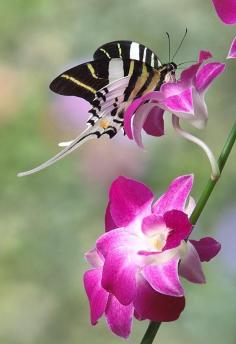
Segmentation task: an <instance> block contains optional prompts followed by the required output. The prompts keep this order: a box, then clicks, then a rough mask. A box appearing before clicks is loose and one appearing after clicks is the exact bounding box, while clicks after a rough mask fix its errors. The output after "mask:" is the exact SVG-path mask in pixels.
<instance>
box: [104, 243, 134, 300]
mask: <svg viewBox="0 0 236 344" xmlns="http://www.w3.org/2000/svg"><path fill="white" fill-rule="evenodd" d="M137 269H138V267H137V264H136V260H135V259H134V258H133V256H132V254H130V252H128V251H127V250H126V249H122V248H118V249H115V250H113V251H112V252H110V253H108V255H107V256H106V259H105V263H104V267H103V275H102V287H103V288H104V289H106V290H107V291H108V292H110V293H111V294H113V295H114V296H115V297H116V298H117V299H118V300H119V302H120V303H122V305H125V306H127V305H129V304H130V303H131V302H132V301H133V299H134V296H135V293H136V273H137Z"/></svg>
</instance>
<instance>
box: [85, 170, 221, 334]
mask: <svg viewBox="0 0 236 344" xmlns="http://www.w3.org/2000/svg"><path fill="white" fill-rule="evenodd" d="M192 185H193V176H192V175H187V176H181V177H178V178H176V179H175V180H174V181H172V183H171V184H170V186H169V188H168V189H167V191H166V192H165V193H164V194H163V195H162V196H161V197H160V198H159V199H158V200H157V201H156V202H155V203H153V199H154V195H153V193H152V191H151V190H150V189H149V188H148V187H147V186H145V185H144V184H142V183H140V182H138V181H135V180H132V179H128V178H125V177H119V178H117V179H116V180H115V181H114V182H113V184H112V186H111V188H110V193H109V203H108V206H107V210H106V217H105V225H106V233H105V234H103V235H102V236H101V237H100V238H99V239H98V240H97V242H96V248H95V249H94V250H92V251H90V252H89V253H88V254H87V256H86V258H87V260H88V261H89V263H90V264H91V265H92V269H91V270H89V271H87V272H86V273H85V275H84V284H85V289H86V292H87V295H88V298H89V302H90V311H91V322H92V324H93V325H95V324H96V323H97V321H98V319H99V318H100V317H101V316H102V315H103V314H104V313H105V316H106V319H107V322H108V325H109V326H110V328H111V330H112V331H113V332H114V333H116V334H117V335H119V336H122V337H125V338H127V337H128V336H129V334H130V331H131V325H132V318H133V315H134V316H135V317H136V318H137V319H138V320H144V319H148V320H151V321H156V322H163V321H164V322H169V321H174V320H176V319H178V317H179V316H180V313H181V312H182V311H183V309H184V307H185V297H184V289H183V286H182V284H181V281H180V276H182V277H184V278H186V279H187V280H189V281H191V282H193V283H205V276H204V273H203V270H202V265H201V262H203V261H209V260H210V259H212V258H213V257H214V256H215V255H216V254H217V253H218V252H219V250H220V244H219V243H218V242H217V241H215V240H214V239H213V238H210V237H207V238H203V239H201V240H200V241H193V240H189V241H188V240H187V239H188V237H189V235H190V233H191V229H192V225H191V224H190V222H189V218H188V217H189V215H190V214H191V212H192V210H193V208H194V206H195V203H194V201H193V199H192V198H190V200H189V203H188V205H186V202H187V199H188V197H189V194H190V191H191V188H192Z"/></svg>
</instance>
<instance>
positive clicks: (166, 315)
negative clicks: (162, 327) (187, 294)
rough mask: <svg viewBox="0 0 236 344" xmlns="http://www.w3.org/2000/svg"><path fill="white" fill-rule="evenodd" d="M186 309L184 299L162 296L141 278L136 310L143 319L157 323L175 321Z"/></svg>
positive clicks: (135, 303)
mask: <svg viewBox="0 0 236 344" xmlns="http://www.w3.org/2000/svg"><path fill="white" fill-rule="evenodd" d="M184 307H185V298H184V297H173V296H169V295H164V294H160V293H158V292H156V291H155V290H154V289H153V288H152V287H151V286H150V284H149V283H148V282H147V281H146V280H145V279H144V278H143V279H141V278H140V281H139V283H138V287H137V293H136V297H135V300H134V308H135V311H136V312H137V314H138V315H139V317H140V318H141V319H149V320H151V321H156V322H162V321H174V320H177V319H178V318H179V316H180V313H181V312H182V311H183V310H184Z"/></svg>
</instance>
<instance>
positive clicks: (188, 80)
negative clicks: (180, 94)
mask: <svg viewBox="0 0 236 344" xmlns="http://www.w3.org/2000/svg"><path fill="white" fill-rule="evenodd" d="M200 66H201V62H199V63H195V64H193V65H191V66H190V67H188V68H186V69H184V70H183V71H182V73H181V74H180V84H181V85H182V87H185V88H186V87H189V86H191V84H192V80H193V78H194V77H195V75H196V74H197V71H198V70H199V68H200Z"/></svg>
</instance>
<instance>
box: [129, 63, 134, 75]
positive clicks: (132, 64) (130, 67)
mask: <svg viewBox="0 0 236 344" xmlns="http://www.w3.org/2000/svg"><path fill="white" fill-rule="evenodd" d="M133 71H134V60H131V61H130V65H129V75H130V76H131V75H132V74H133Z"/></svg>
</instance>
